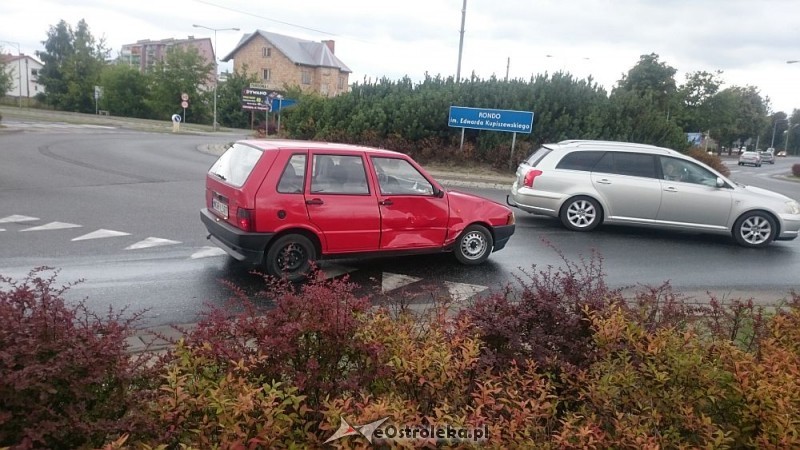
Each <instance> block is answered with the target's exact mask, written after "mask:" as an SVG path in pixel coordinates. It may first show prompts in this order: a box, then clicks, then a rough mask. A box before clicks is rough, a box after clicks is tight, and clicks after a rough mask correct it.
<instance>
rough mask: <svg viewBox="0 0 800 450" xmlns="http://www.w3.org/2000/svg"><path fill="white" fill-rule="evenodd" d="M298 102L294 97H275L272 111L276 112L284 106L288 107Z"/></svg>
mask: <svg viewBox="0 0 800 450" xmlns="http://www.w3.org/2000/svg"><path fill="white" fill-rule="evenodd" d="M295 103H297V100H295V99H293V98H273V99H272V112H274V113H276V112H279V111H280V110H282V109H283V108H288V107H290V106H292V105H294V104H295Z"/></svg>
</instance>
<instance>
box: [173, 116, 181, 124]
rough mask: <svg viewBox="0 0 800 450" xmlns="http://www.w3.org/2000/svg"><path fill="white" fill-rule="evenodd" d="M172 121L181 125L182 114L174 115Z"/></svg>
mask: <svg viewBox="0 0 800 450" xmlns="http://www.w3.org/2000/svg"><path fill="white" fill-rule="evenodd" d="M172 121H173V122H176V123H180V122H181V115H180V114H173V115H172Z"/></svg>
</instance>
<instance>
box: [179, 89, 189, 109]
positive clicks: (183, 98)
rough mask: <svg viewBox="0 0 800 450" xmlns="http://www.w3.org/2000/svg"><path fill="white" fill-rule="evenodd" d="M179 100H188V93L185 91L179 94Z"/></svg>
mask: <svg viewBox="0 0 800 450" xmlns="http://www.w3.org/2000/svg"><path fill="white" fill-rule="evenodd" d="M181 100H183V101H184V102H188V101H189V94H187V93H186V92H184V93H183V94H181ZM184 108H185V106H184Z"/></svg>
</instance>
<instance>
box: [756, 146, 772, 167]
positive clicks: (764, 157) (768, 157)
mask: <svg viewBox="0 0 800 450" xmlns="http://www.w3.org/2000/svg"><path fill="white" fill-rule="evenodd" d="M758 154H759V155H760V156H761V162H762V163H764V164H775V153H774V150H773V151H770V149H767V151H765V152H758Z"/></svg>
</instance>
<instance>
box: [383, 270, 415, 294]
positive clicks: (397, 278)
mask: <svg viewBox="0 0 800 450" xmlns="http://www.w3.org/2000/svg"><path fill="white" fill-rule="evenodd" d="M421 279H422V278H416V277H412V276H409V275H402V274H399V273H388V272H384V273H383V278H382V280H381V292H383V293H386V292H389V291H393V290H395V289H398V288H401V287H403V286H407V285H409V284H411V283H416V282H417V281H419V280H421Z"/></svg>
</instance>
